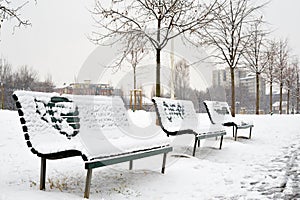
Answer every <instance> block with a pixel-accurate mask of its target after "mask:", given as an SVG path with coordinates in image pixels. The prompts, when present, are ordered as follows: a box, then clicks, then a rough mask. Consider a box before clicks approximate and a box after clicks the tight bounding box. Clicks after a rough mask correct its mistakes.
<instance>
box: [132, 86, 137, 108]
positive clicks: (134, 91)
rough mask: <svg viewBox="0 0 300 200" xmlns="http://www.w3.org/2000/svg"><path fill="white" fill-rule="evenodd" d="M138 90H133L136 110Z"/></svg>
mask: <svg viewBox="0 0 300 200" xmlns="http://www.w3.org/2000/svg"><path fill="white" fill-rule="evenodd" d="M136 92H137V90H133V93H134V111H136V104H137V101H136Z"/></svg>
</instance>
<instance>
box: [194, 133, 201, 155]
mask: <svg viewBox="0 0 300 200" xmlns="http://www.w3.org/2000/svg"><path fill="white" fill-rule="evenodd" d="M198 140H199V139H198V138H197V136H195V144H194V149H193V156H195V154H196V147H197V142H198ZM199 146H200V141H199Z"/></svg>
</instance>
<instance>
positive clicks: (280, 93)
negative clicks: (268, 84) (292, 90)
mask: <svg viewBox="0 0 300 200" xmlns="http://www.w3.org/2000/svg"><path fill="white" fill-rule="evenodd" d="M282 89H283V83H280V92H279V114H282Z"/></svg>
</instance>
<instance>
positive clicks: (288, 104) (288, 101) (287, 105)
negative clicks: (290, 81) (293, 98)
mask: <svg viewBox="0 0 300 200" xmlns="http://www.w3.org/2000/svg"><path fill="white" fill-rule="evenodd" d="M290 95H291V91H290V89H288V93H287V104H286V114H290Z"/></svg>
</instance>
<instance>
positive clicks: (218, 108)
mask: <svg viewBox="0 0 300 200" xmlns="http://www.w3.org/2000/svg"><path fill="white" fill-rule="evenodd" d="M203 103H204V105H205V108H206V110H207V114H208V116H209V118H210V120H211V122H212V123H213V124H222V125H223V126H228V127H230V126H232V127H233V133H232V134H233V137H234V140H236V139H237V130H238V129H247V128H249V129H250V132H249V139H250V138H251V133H252V128H253V127H254V125H253V123H252V122H245V121H242V120H237V119H236V118H234V117H232V115H231V112H230V109H229V106H228V103H227V102H220V101H204V102H203Z"/></svg>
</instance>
